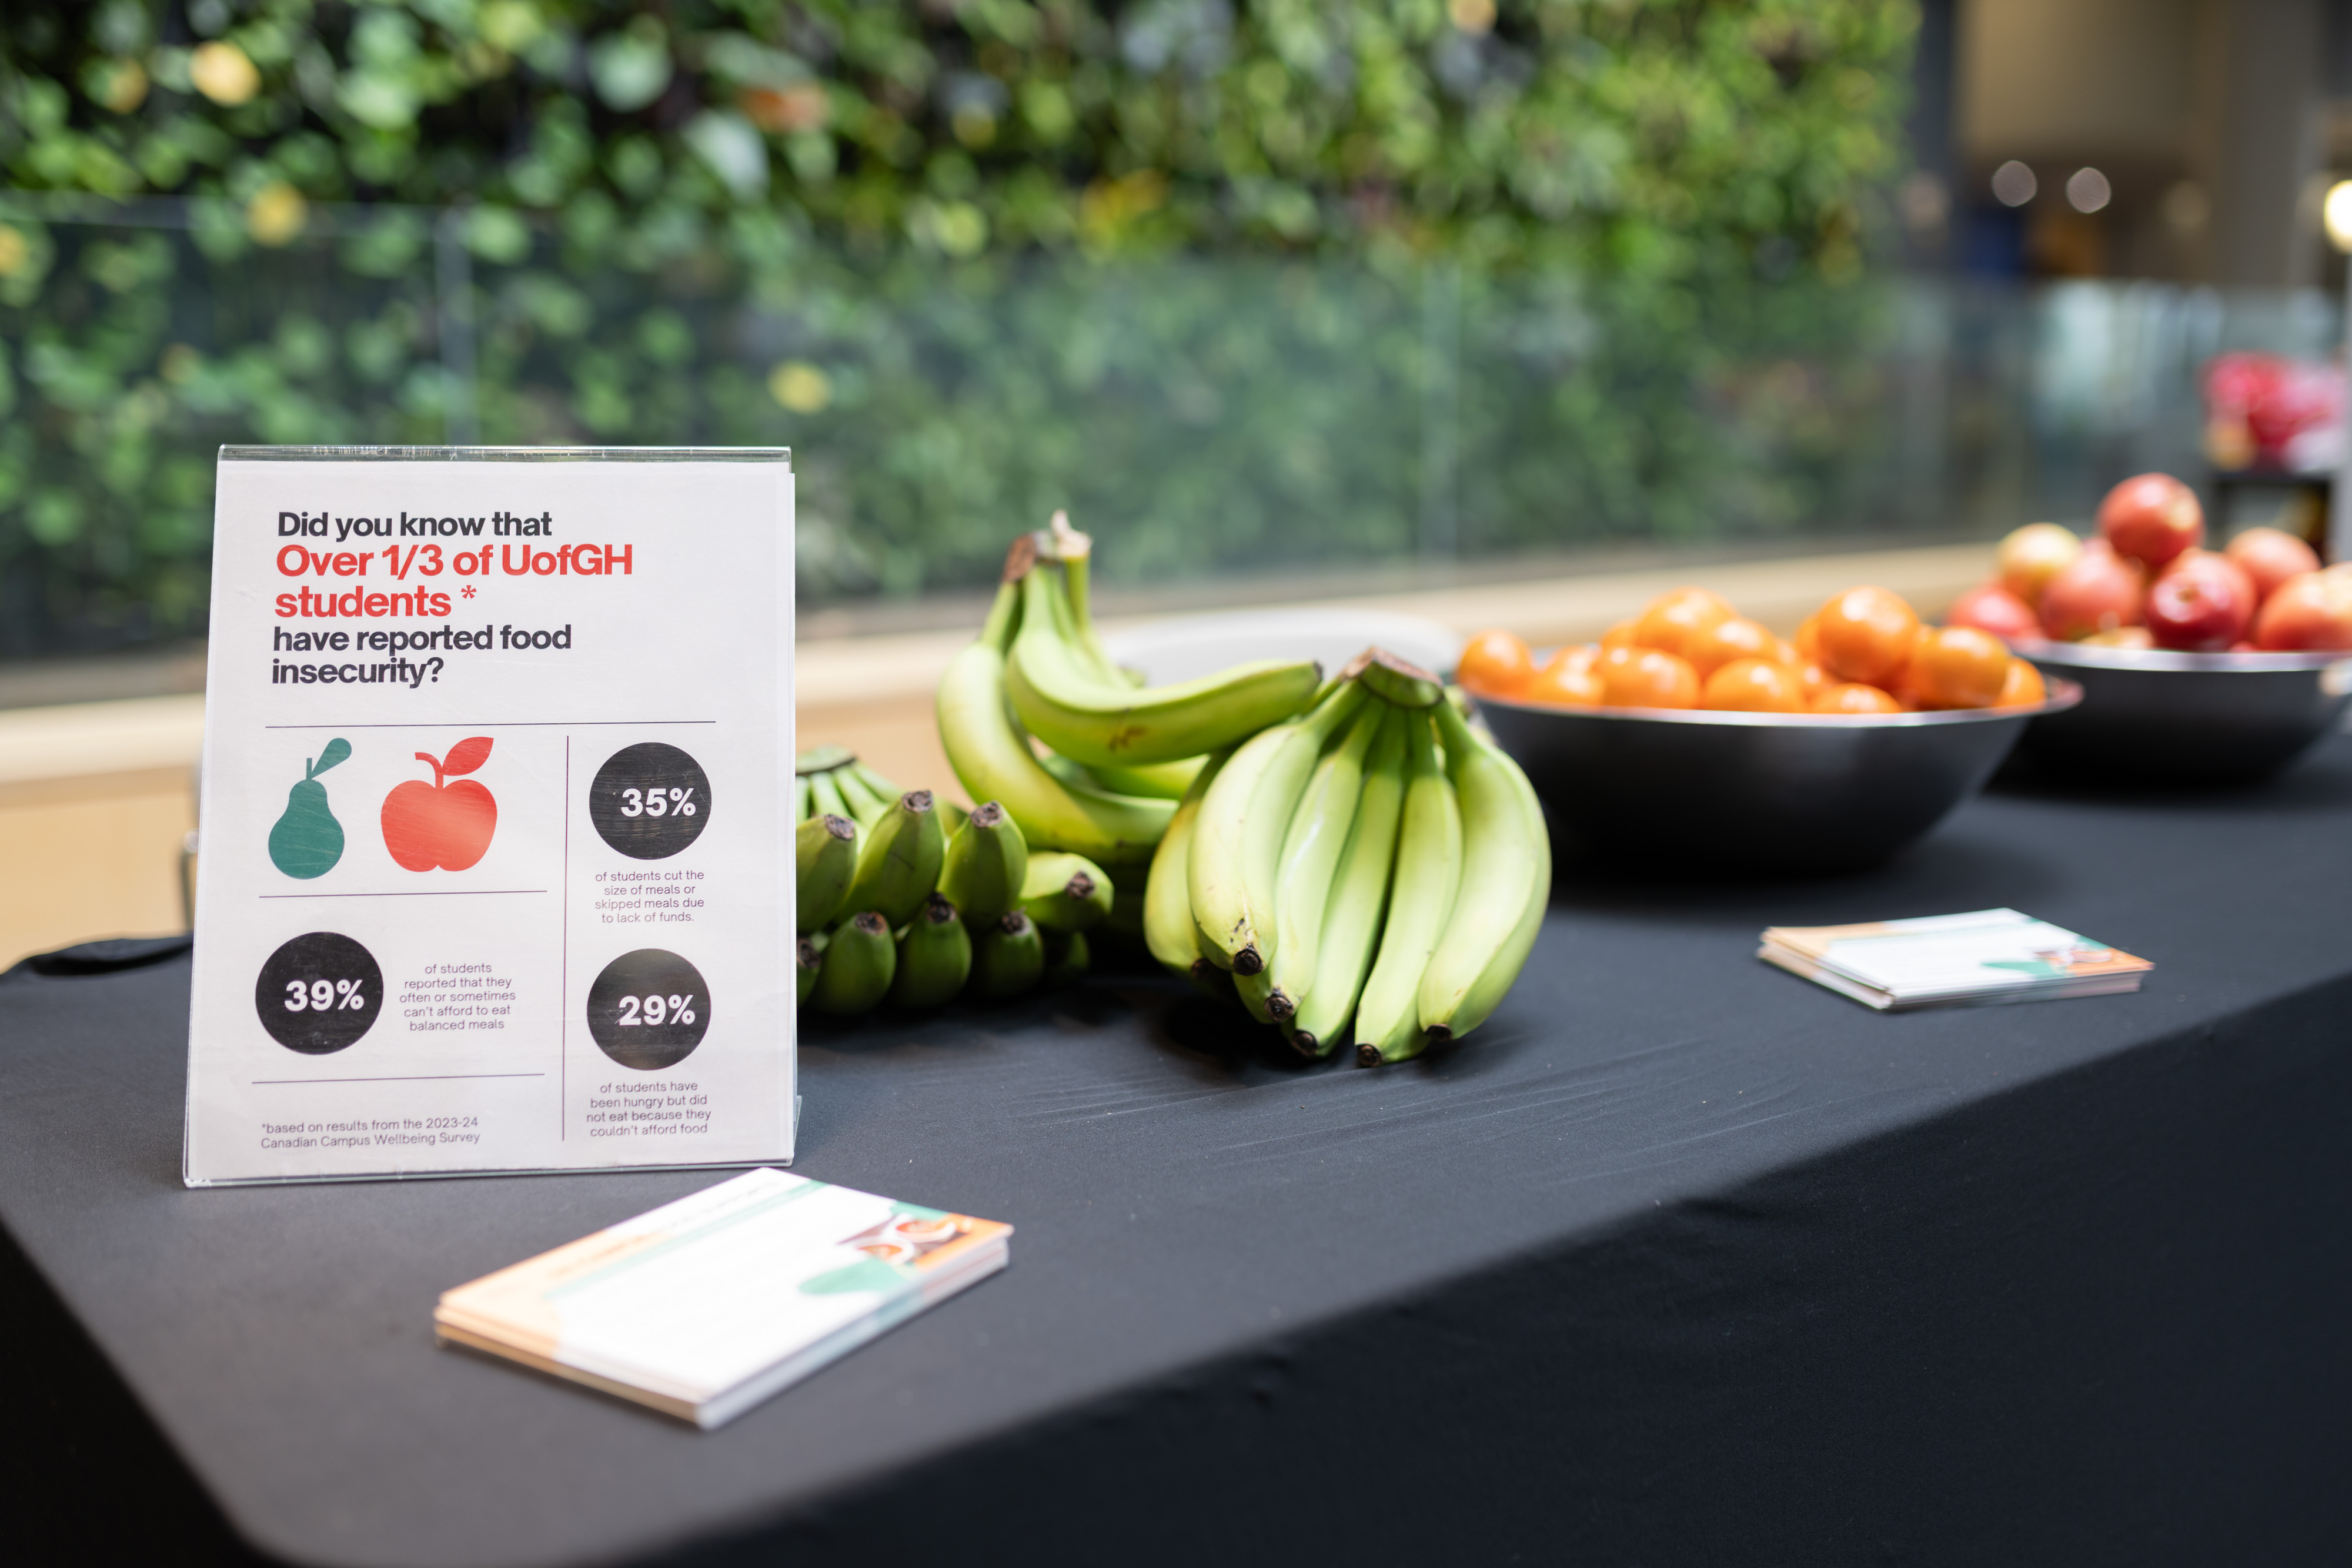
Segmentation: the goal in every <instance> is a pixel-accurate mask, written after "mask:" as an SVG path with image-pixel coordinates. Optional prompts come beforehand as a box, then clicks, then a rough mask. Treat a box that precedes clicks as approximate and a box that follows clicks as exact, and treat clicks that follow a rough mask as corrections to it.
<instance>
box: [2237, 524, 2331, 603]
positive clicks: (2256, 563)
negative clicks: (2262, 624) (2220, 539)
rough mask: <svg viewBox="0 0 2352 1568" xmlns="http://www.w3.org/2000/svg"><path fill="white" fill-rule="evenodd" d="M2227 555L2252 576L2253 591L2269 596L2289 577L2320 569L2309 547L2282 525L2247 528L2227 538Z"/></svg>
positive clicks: (2262, 595) (2264, 597) (2263, 596)
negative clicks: (2228, 542)
mask: <svg viewBox="0 0 2352 1568" xmlns="http://www.w3.org/2000/svg"><path fill="white" fill-rule="evenodd" d="M2228 553H2229V557H2230V559H2231V560H2234V561H2236V562H2237V563H2238V564H2239V565H2240V566H2242V567H2243V568H2245V569H2246V575H2247V576H2248V577H2251V578H2252V579H2253V580H2254V592H2255V594H2256V595H2257V596H2258V597H2260V598H2263V599H2268V598H2269V597H2270V596H2271V592H2272V591H2273V589H2275V588H2277V587H2278V585H2279V584H2280V583H2282V582H2284V581H2285V580H2287V579H2288V578H2290V577H2300V576H2302V575H2303V574H2304V573H2305V572H2306V571H2317V570H2319V557H2318V556H2317V555H2315V554H2314V553H2313V551H2312V548H2311V547H2310V546H2309V545H2307V544H2305V543H2304V542H2303V541H2302V540H2301V539H2299V538H2295V537H2294V535H2293V534H2291V533H2288V532H2287V531H2286V530H2285V529H2284V528H2248V529H2247V530H2246V531H2245V532H2244V533H2242V534H2240V535H2239V536H2238V537H2237V538H2233V539H2231V541H2230V549H2229V552H2228Z"/></svg>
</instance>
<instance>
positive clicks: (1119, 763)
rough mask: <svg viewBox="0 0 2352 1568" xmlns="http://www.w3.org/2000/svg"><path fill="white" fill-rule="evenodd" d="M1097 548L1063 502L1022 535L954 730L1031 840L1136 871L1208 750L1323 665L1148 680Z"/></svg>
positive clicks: (950, 680)
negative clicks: (1124, 634)
mask: <svg viewBox="0 0 2352 1568" xmlns="http://www.w3.org/2000/svg"><path fill="white" fill-rule="evenodd" d="M1092 556H1093V543H1092V541H1091V540H1090V539H1088V538H1087V536H1086V535H1084V534H1082V533H1079V532H1077V531H1076V529H1074V528H1071V527H1070V526H1069V519H1068V518H1067V517H1065V516H1063V515H1062V514H1059V513H1056V514H1055V518H1054V526H1053V527H1052V528H1048V529H1040V530H1039V531H1037V532H1036V533H1034V534H1024V535H1023V536H1022V537H1021V538H1017V539H1015V540H1014V541H1013V547H1012V549H1010V550H1009V551H1008V552H1007V553H1006V556H1005V562H1004V573H1003V580H1002V581H1001V582H1000V583H999V584H998V587H997V593H996V602H995V604H994V605H993V606H992V608H991V609H990V611H989V614H988V620H987V622H986V623H985V624H984V625H983V626H982V629H981V634H980V636H979V638H978V639H977V640H976V641H974V642H973V643H972V644H971V646H970V647H968V648H965V649H964V650H963V651H962V652H961V653H958V654H957V655H956V657H955V659H954V660H953V661H952V662H951V663H950V664H949V666H948V671H947V674H945V675H944V676H943V677H942V678H941V679H940V690H939V722H940V741H941V743H942V744H943V745H944V747H946V749H947V754H948V762H949V764H950V766H951V767H953V768H954V769H955V772H956V777H957V778H958V779H961V780H962V781H963V786H964V789H966V790H967V791H968V792H970V794H971V798H972V799H973V800H1000V801H1002V802H1003V804H1004V807H1005V809H1006V810H1009V811H1011V812H1012V813H1013V821H1016V822H1018V823H1019V824H1020V825H1021V831H1022V834H1023V836H1024V838H1025V839H1026V840H1027V841H1028V843H1029V845H1030V847H1031V848H1033V849H1039V850H1062V851H1066V852H1070V853H1072V854H1076V855H1083V856H1085V857H1086V858H1087V860H1089V861H1091V862H1094V863H1095V864H1096V865H1097V866H1101V867H1106V868H1108V870H1109V871H1110V872H1111V873H1114V874H1117V875H1125V874H1128V873H1139V872H1141V871H1142V870H1143V868H1144V867H1145V865H1146V864H1147V863H1148V862H1150V858H1151V855H1152V852H1153V850H1154V848H1155V846H1157V845H1158V844H1159V842H1160V837H1161V835H1162V834H1163V833H1165V832H1166V831H1167V829H1168V823H1169V821H1170V819H1171V817H1172V816H1173V815H1174V813H1175V810H1176V803H1177V801H1178V800H1180V799H1181V797H1182V795H1183V793H1184V791H1185V789H1187V788H1188V787H1189V785H1190V784H1191V783H1192V779H1193V777H1194V776H1195V775H1196V774H1197V773H1198V772H1199V771H1200V768H1201V758H1203V757H1205V756H1206V755H1208V754H1209V753H1211V752H1213V751H1218V750H1221V749H1224V748H1226V747H1233V746H1235V745H1237V744H1239V743H1240V742H1242V741H1244V740H1245V739H1247V738H1248V737H1251V736H1253V735H1255V734H1256V733H1257V732H1258V731H1259V730H1261V729H1264V728H1265V727H1266V726H1268V725H1270V724H1276V723H1278V722H1280V721H1283V720H1285V719H1287V718H1289V717H1291V716H1293V715H1295V714H1297V712H1298V711H1299V710H1300V709H1302V708H1304V707H1305V706H1307V704H1308V702H1309V700H1310V699H1311V698H1312V697H1313V695H1314V694H1315V691H1316V688H1317V685H1318V682H1319V681H1320V679H1321V672H1320V671H1318V669H1317V668H1316V666H1315V665H1314V664H1313V663H1312V662H1311V661H1294V662H1289V663H1279V662H1273V661H1265V662H1261V663H1257V664H1244V665H1239V666H1237V667H1235V668H1234V669H1231V670H1228V671H1225V672H1224V673H1223V674H1219V675H1213V676H1208V677H1204V678H1202V679H1201V680H1195V681H1186V682H1181V683H1179V684H1177V685H1166V686H1147V685H1139V683H1138V681H1137V680H1136V678H1135V677H1134V675H1133V674H1131V673H1130V672H1129V671H1125V670H1121V669H1119V668H1118V667H1117V666H1115V665H1114V664H1112V663H1111V661H1110V658H1109V656H1108V654H1107V653H1105V652H1104V650H1103V646H1102V641H1101V639H1100V637H1099V636H1097V633H1096V632H1095V627H1094V622H1093V619H1092V615H1091V611H1090V608H1089V601H1088V590H1087V571H1088V568H1089V565H1090V563H1091V560H1092ZM1031 737H1035V738H1036V739H1037V740H1039V741H1042V742H1044V743H1045V746H1046V747H1050V748H1051V749H1050V751H1049V752H1048V753H1047V754H1046V755H1045V756H1042V757H1041V756H1040V755H1039V753H1038V750H1037V749H1036V747H1034V746H1033V745H1032V744H1031Z"/></svg>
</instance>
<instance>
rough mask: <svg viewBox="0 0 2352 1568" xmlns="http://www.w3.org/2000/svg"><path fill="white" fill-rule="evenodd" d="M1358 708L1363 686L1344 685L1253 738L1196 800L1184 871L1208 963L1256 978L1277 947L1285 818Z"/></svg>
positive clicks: (1296, 803)
mask: <svg viewBox="0 0 2352 1568" xmlns="http://www.w3.org/2000/svg"><path fill="white" fill-rule="evenodd" d="M1363 701H1364V689H1363V687H1361V686H1360V685H1357V684H1356V683H1355V682H1353V681H1349V682H1347V683H1345V684H1344V685H1341V686H1339V689H1338V690H1336V691H1334V692H1333V693H1332V694H1331V695H1330V696H1328V698H1326V699H1325V700H1324V702H1323V705H1322V706H1320V707H1318V708H1316V709H1314V710H1313V711H1312V712H1311V713H1309V714H1307V716H1306V717H1304V718H1301V719H1297V720H1294V721H1292V722H1291V723H1288V724H1278V725H1276V726H1275V727H1273V728H1271V729H1267V730H1263V731H1260V732H1259V733H1258V734H1256V735H1254V736H1252V737H1250V738H1249V739H1248V740H1246V741H1244V742H1243V743H1242V745H1241V747H1239V748H1238V749H1237V750H1235V751H1234V755H1233V758H1232V759H1231V760H1229V761H1228V762H1227V763H1226V764H1225V765H1224V767H1223V768H1221V769H1220V770H1219V771H1218V773H1217V778H1216V781H1215V782H1214V783H1213V784H1211V785H1210V786H1209V792H1208V794H1207V795H1205V796H1203V797H1202V800H1201V811H1200V815H1199V816H1198V817H1197V818H1195V819H1194V821H1193V823H1192V854H1191V856H1190V857H1189V859H1188V867H1187V869H1188V871H1189V873H1190V877H1191V891H1192V919H1193V922H1194V923H1195V924H1196V925H1199V927H1200V929H1201V935H1202V936H1203V937H1205V938H1206V939H1207V945H1206V946H1204V947H1203V948H1202V956H1204V957H1206V958H1207V959H1208V960H1209V961H1210V962H1211V963H1213V964H1215V965H1217V966H1218V967H1221V968H1227V969H1231V970H1233V972H1234V974H1236V975H1255V974H1256V973H1257V972H1258V970H1260V969H1261V968H1263V967H1265V965H1267V964H1268V963H1270V962H1272V961H1273V958H1274V955H1275V951H1276V947H1277V946H1279V945H1280V930H1279V926H1278V919H1277V911H1276V908H1275V903H1274V894H1275V875H1276V871H1277V870H1278V869H1279V867H1280V863H1281V860H1282V841H1283V838H1284V836H1285V835H1286V833H1287V832H1288V831H1289V829H1290V817H1291V813H1292V812H1293V811H1294V810H1297V805H1298V794H1299V791H1300V790H1301V789H1305V788H1306V787H1307V776H1308V775H1309V774H1310V773H1311V772H1313V771H1314V768H1315V761H1316V758H1318V757H1319V756H1320V755H1321V754H1322V750H1323V743H1324V741H1325V740H1326V739H1328V737H1330V735H1331V734H1332V732H1333V731H1334V730H1336V729H1337V728H1338V727H1339V726H1340V725H1341V724H1344V723H1345V722H1347V721H1348V720H1349V718H1352V717H1353V716H1355V713H1356V710H1357V708H1358V707H1359V706H1360V705H1361V704H1362V703H1363Z"/></svg>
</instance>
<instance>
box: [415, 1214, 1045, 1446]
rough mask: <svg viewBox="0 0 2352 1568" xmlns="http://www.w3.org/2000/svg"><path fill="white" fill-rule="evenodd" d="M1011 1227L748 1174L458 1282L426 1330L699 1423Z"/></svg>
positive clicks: (913, 1309) (975, 1268)
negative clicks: (570, 1241)
mask: <svg viewBox="0 0 2352 1568" xmlns="http://www.w3.org/2000/svg"><path fill="white" fill-rule="evenodd" d="M1012 1235H1013V1228H1012V1227H1011V1226H1009V1225H1005V1224H1002V1223H1000V1222H998V1221H996V1220H992V1219H974V1218H971V1216H969V1215H963V1214H949V1213H946V1212H944V1211H942V1210H940V1209H936V1208H923V1207H918V1206H916V1205H914V1204H910V1203H895V1202H893V1201H891V1200H890V1199H889V1198H887V1197H875V1196H874V1195H873V1194H871V1193H865V1192H856V1191H852V1190H851V1189H850V1188H848V1187H845V1186H828V1185H827V1184H825V1183H824V1182H821V1181H814V1180H811V1179H810V1178H808V1177H806V1176H793V1175H790V1174H788V1173H786V1172H783V1171H778V1170H755V1171H747V1172H745V1173H744V1174H743V1175H741V1176H737V1177H735V1178H734V1179H733V1180H731V1181H725V1182H721V1183H719V1185H718V1186H714V1187H710V1188H708V1189H706V1190H705V1191H702V1192H698V1193H696V1194H695V1195H694V1196H693V1197H685V1198H680V1199H679V1200H678V1201H677V1202H676V1203H672V1204H666V1205H664V1206H663V1207H660V1208H656V1209H655V1210H654V1211H653V1212H651V1213H650V1214H643V1215H640V1216H638V1217H637V1218H635V1219H632V1220H628V1221H626V1222H625V1223H623V1224H620V1225H615V1226H614V1227H612V1228H610V1229H607V1230H600V1231H598V1232H596V1233H595V1234H594V1235H593V1236H588V1237H583V1239H580V1240H578V1241H574V1242H572V1244H571V1245H569V1246H566V1247H559V1248H557V1249H555V1250H554V1251H552V1252H548V1253H543V1254H541V1256H539V1257H537V1258H533V1259H531V1260H529V1261H528V1262H522V1263H518V1264H516V1265H514V1267H512V1268H510V1269H503V1270H499V1272H498V1273H495V1274H491V1275H488V1277H486V1278H483V1279H480V1280H477V1281H474V1282H473V1283H471V1284H469V1285H461V1286H459V1287H458V1288H457V1289H456V1290H454V1291H448V1292H447V1293H446V1294H445V1295H443V1296H442V1298H441V1302H440V1305H439V1306H438V1307H436V1309H435V1310H434V1313H433V1325H434V1329H435V1331H436V1333H438V1334H439V1335H440V1337H441V1338H442V1339H443V1340H444V1341H445V1342H447V1343H455V1344H462V1345H467V1346H469V1347H471V1348H472V1349H475V1350H479V1351H484V1352H487V1353H488V1354H492V1355H498V1356H504V1357H506V1358H507V1359H508V1360H509V1361H517V1362H520V1363H521V1364H524V1365H526V1366H532V1367H537V1368H538V1369H539V1370H540V1371H541V1372H549V1373H552V1374H554V1375H556V1376H558V1377H564V1378H569V1379H571V1380H572V1381H573V1382H575V1383H584V1384H586V1385H589V1386H591V1387H593V1388H601V1389H603V1390H604V1391H605V1392H606V1393H608V1394H616V1395H618V1396H621V1397H622V1398H624V1399H633V1400H635V1401H636V1402H637V1403H638V1404H640V1405H646V1406H652V1407H653V1408H654V1409H656V1410H660V1411H663V1412H665V1413H667V1414H668V1415H672V1416H679V1417H681V1418H683V1419H685V1420H688V1421H692V1422H694V1423H696V1424H697V1425H698V1426H701V1427H706V1428H708V1427H717V1426H719V1425H721V1424H722V1423H724V1422H727V1421H730V1420H732V1419H734V1418H735V1417H736V1416H740V1415H741V1414H742V1413H743V1412H744V1411H746V1410H748V1409H750V1408H751V1406H755V1405H757V1404H759V1403H760V1402H761V1400H763V1399H766V1398H767V1397H769V1396H771V1395H772V1394H775V1393H776V1392H778V1391H779V1390H781V1389H783V1388H785V1387H788V1386H790V1385H793V1384H794V1383H797V1382H799V1381H800V1380H801V1379H802V1378H803V1377H806V1376H807V1375H809V1374H811V1373H813V1372H814V1371H816V1370H817V1369H818V1368H819V1367H821V1366H824V1364H826V1363H828V1362H831V1361H835V1360H837V1359H839V1358H840V1357H841V1356H843V1355H845V1354H848V1353H849V1352H850V1351H852V1350H854V1349H856V1347H857V1346H859V1345H861V1344H863V1343H866V1341H867V1340H869V1339H872V1338H873V1337H874V1336H875V1335H877V1334H878V1333H882V1332H883V1331H884V1330H885V1329H887V1328H890V1327H891V1326H893V1325H894V1324H897V1323H900V1322H905V1321H906V1320H907V1319H908V1318H909V1317H912V1316H913V1315H914V1314H915V1313H917V1312H921V1311H922V1310H923V1309H924V1308H926V1307H929V1306H933V1305H936V1304H937V1303H938V1302H940V1301H945V1300H946V1299H947V1298H948V1297H950V1296H951V1295H954V1294H955V1293H956V1292H957V1291H961V1290H963V1289H965V1288H966V1287H967V1286H970V1285H973V1284H976V1283H978V1282H979V1281H982V1280H983V1279H985V1278H987V1277H988V1276H989V1275H991V1274H992V1273H994V1272H996V1270H999V1269H1002V1268H1003V1267H1004V1265H1005V1262H1006V1260H1007V1259H1008V1256H1009V1251H1008V1247H1009V1242H1010V1239H1011V1237H1012Z"/></svg>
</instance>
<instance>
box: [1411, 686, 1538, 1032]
mask: <svg viewBox="0 0 2352 1568" xmlns="http://www.w3.org/2000/svg"><path fill="white" fill-rule="evenodd" d="M1436 713H1437V729H1438V733H1439V734H1440V735H1442V736H1443V737H1444V738H1445V764H1446V771H1447V773H1449V774H1450V775H1451V776H1452V778H1453V780H1454V796H1455V798H1456V799H1457V800H1460V801H1461V803H1462V891H1461V893H1460V894H1459V895H1458V896H1457V897H1456V898H1455V899H1454V916H1453V918H1452V919H1451V920H1450V921H1448V922H1447V923H1446V926H1445V930H1444V934H1443V935H1441V936H1439V937H1438V940H1437V948H1436V950H1435V951H1434V952H1433V953H1432V954H1431V955H1430V956H1429V967H1427V968H1426V969H1424V970H1423V972H1422V977H1421V991H1420V1001H1419V1007H1420V1012H1421V1027H1422V1028H1423V1030H1426V1031H1427V1032H1428V1035H1429V1038H1430V1039H1432V1040H1454V1039H1459V1038H1460V1037H1461V1036H1463V1035H1465V1034H1468V1033H1469V1032H1470V1031H1471V1030H1474V1029H1476V1028H1477V1027H1478V1026H1479V1025H1480V1024H1482V1023H1484V1022H1486V1015H1487V1014H1489V1013H1491V1012H1493V1011H1494V1010H1495V1005H1496V1003H1497V1002H1500V1001H1501V1000H1502V999H1503V993H1504V992H1506V991H1507V990H1509V989H1510V988H1511V982H1512V981H1514V980H1516V979H1517V978H1518V977H1519V969H1520V967H1522V966H1523V965H1525V964H1526V963H1527V961H1528V949H1529V948H1531V947H1533V946H1535V940H1536V933H1537V932H1538V930H1539V929H1541V928H1542V925H1543V916H1544V910H1545V907H1546V906H1547V905H1548V904H1549V902H1550V898H1551V839H1550V836H1549V834H1548V833H1546V832H1545V831H1544V821H1543V808H1542V807H1541V805H1539V804H1538V802H1537V800H1536V792H1535V789H1534V788H1533V787H1532V786H1531V785H1529V784H1528V779H1527V775H1526V774H1524V773H1522V772H1520V771H1519V767H1518V764H1517V763H1516V762H1513V761H1512V760H1511V759H1510V758H1508V757H1506V756H1504V755H1503V753H1502V752H1501V751H1500V750H1499V749H1497V748H1496V747H1495V746H1493V745H1492V744H1490V743H1488V742H1486V741H1484V740H1481V739H1480V738H1479V737H1477V736H1476V735H1475V734H1473V733H1472V732H1471V729H1470V727H1469V726H1468V725H1467V724H1465V723H1464V722H1463V719H1462V716H1461V715H1460V714H1458V713H1456V712H1454V706H1453V705H1452V704H1451V703H1443V704H1440V705H1439V706H1438V707H1437V709H1436Z"/></svg>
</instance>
